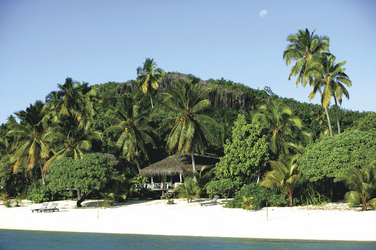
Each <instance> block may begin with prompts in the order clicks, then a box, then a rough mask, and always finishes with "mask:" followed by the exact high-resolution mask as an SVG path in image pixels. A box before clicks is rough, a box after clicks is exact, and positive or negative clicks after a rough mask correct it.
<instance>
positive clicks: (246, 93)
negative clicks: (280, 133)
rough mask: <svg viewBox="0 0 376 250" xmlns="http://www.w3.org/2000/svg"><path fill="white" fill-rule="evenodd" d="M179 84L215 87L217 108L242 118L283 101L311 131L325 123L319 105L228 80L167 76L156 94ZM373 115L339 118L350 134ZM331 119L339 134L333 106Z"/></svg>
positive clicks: (342, 113)
mask: <svg viewBox="0 0 376 250" xmlns="http://www.w3.org/2000/svg"><path fill="white" fill-rule="evenodd" d="M179 80H183V81H186V80H193V81H195V82H199V84H200V85H201V86H202V87H204V88H205V87H211V88H212V90H211V92H210V94H209V100H210V101H211V104H212V106H213V108H215V109H217V108H220V109H226V110H233V111H236V112H240V113H242V114H250V113H252V111H254V110H256V109H257V108H258V107H259V106H260V105H262V104H264V103H266V102H268V101H269V100H272V99H283V100H284V102H285V103H287V104H289V105H290V107H291V108H292V110H293V112H294V115H296V116H298V117H300V118H301V119H302V121H303V122H304V124H305V125H306V126H307V127H308V129H309V130H312V132H313V131H315V132H316V133H318V131H319V130H320V129H319V127H320V126H321V125H322V124H323V123H325V122H324V121H323V120H325V117H324V109H323V108H322V107H321V106H320V105H317V104H312V103H301V102H298V101H296V100H294V99H291V98H286V97H280V96H278V93H273V91H272V90H271V89H270V88H269V87H267V86H265V88H264V89H263V90H260V89H253V88H251V87H248V86H246V85H244V84H241V83H235V82H233V81H231V80H225V79H223V78H222V79H217V80H214V79H209V80H201V79H200V78H197V77H195V76H194V75H191V74H182V73H178V72H169V73H166V77H165V78H164V79H163V80H162V82H161V83H160V84H159V86H158V90H157V91H155V92H154V93H153V94H157V92H159V93H166V92H168V90H169V88H170V86H173V85H174V82H175V81H179ZM96 87H97V88H98V90H99V91H100V92H101V93H102V94H104V96H122V95H124V94H125V93H132V92H134V91H135V90H137V82H136V81H135V80H129V81H128V82H124V83H116V82H108V83H104V84H99V85H96ZM368 113H369V112H359V111H351V110H346V109H342V108H340V110H339V117H340V122H341V127H342V130H346V129H347V128H348V127H350V126H352V124H353V122H354V121H356V120H358V119H360V118H362V117H364V116H365V115H367V114H368ZM329 115H330V117H333V119H332V121H331V122H332V127H333V131H336V129H337V124H336V121H335V119H334V118H335V116H336V111H335V108H334V107H333V106H332V107H331V108H329Z"/></svg>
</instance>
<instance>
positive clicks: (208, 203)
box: [200, 196, 219, 206]
mask: <svg viewBox="0 0 376 250" xmlns="http://www.w3.org/2000/svg"><path fill="white" fill-rule="evenodd" d="M218 198H219V196H214V198H213V199H211V200H210V201H208V202H203V203H200V204H201V206H206V205H216V204H217V200H218Z"/></svg>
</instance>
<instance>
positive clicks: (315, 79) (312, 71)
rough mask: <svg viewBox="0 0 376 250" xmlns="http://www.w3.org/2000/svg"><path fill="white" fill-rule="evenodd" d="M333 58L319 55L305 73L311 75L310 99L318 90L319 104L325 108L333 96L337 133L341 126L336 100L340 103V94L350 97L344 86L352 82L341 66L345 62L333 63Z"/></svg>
mask: <svg viewBox="0 0 376 250" xmlns="http://www.w3.org/2000/svg"><path fill="white" fill-rule="evenodd" d="M335 60H336V57H335V56H333V55H329V56H328V55H322V56H320V57H319V58H318V60H317V61H316V62H313V63H312V64H311V65H310V66H309V67H308V69H307V73H306V75H307V76H310V77H311V83H310V84H311V86H312V87H313V91H312V92H311V94H310V96H309V98H310V100H312V99H313V98H314V97H315V95H316V92H317V91H319V92H320V94H321V104H322V106H323V107H324V108H327V107H328V106H329V104H330V100H331V98H332V97H333V98H334V102H335V105H336V112H337V127H338V134H340V133H341V127H340V123H339V114H338V102H339V103H340V104H341V103H342V95H345V97H346V98H347V99H349V98H350V96H349V93H348V91H347V89H346V87H345V86H347V87H351V85H352V84H351V81H350V79H349V77H348V76H347V75H346V74H345V73H344V71H345V68H343V67H342V66H343V65H344V64H345V63H346V62H345V61H342V62H339V63H335ZM321 88H322V89H321ZM326 112H327V109H326Z"/></svg>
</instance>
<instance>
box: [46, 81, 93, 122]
mask: <svg viewBox="0 0 376 250" xmlns="http://www.w3.org/2000/svg"><path fill="white" fill-rule="evenodd" d="M88 85H89V84H88V83H85V82H84V83H82V84H80V83H79V82H75V81H73V80H72V78H69V77H68V78H67V79H66V80H65V83H64V84H58V88H59V91H52V92H51V93H50V94H49V95H48V96H47V97H46V107H47V108H48V109H49V110H50V111H52V112H53V113H54V114H55V116H54V117H55V120H57V119H58V116H61V115H64V116H65V117H67V116H72V117H76V118H77V119H79V120H80V119H82V118H85V120H86V119H87V118H89V117H91V116H93V115H94V109H93V104H92V102H91V100H90V99H91V97H92V96H95V94H96V93H95V92H96V91H95V89H92V88H90V87H89V86H88ZM77 114H79V115H78V116H77Z"/></svg>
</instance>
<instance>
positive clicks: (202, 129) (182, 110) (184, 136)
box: [156, 80, 218, 171]
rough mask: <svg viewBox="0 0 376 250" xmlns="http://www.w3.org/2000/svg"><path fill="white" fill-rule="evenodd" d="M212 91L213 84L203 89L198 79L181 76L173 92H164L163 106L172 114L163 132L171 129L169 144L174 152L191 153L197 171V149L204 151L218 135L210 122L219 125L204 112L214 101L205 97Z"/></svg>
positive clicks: (164, 109) (215, 125)
mask: <svg viewBox="0 0 376 250" xmlns="http://www.w3.org/2000/svg"><path fill="white" fill-rule="evenodd" d="M209 91H210V89H209V88H208V89H205V90H201V89H200V86H199V84H198V83H192V81H183V80H181V81H179V82H176V85H175V86H174V87H172V88H171V89H170V93H169V94H167V93H163V94H162V95H164V97H165V99H164V102H165V105H164V106H163V107H162V108H161V110H162V111H163V112H166V113H167V114H169V115H170V116H169V117H168V118H167V121H166V122H165V123H164V124H163V125H162V127H161V131H162V132H165V131H167V130H169V129H171V130H170V133H169V135H168V138H167V148H168V150H169V151H170V152H171V151H179V152H181V153H182V154H190V155H191V158H192V168H193V171H196V166H195V159H194V152H200V153H201V154H204V152H205V148H206V147H207V146H208V143H209V142H210V143H214V137H213V135H212V133H211V132H210V130H209V129H208V128H207V127H206V124H210V125H212V126H213V127H218V125H217V123H216V122H215V121H214V120H213V119H212V118H210V117H208V116H206V115H204V114H202V112H203V111H204V110H205V109H206V108H207V107H208V106H209V105H210V101H209V100H207V99H204V98H205V97H206V96H207V94H208V92H209ZM158 112H159V110H158V111H156V113H157V114H159V113H158Z"/></svg>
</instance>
